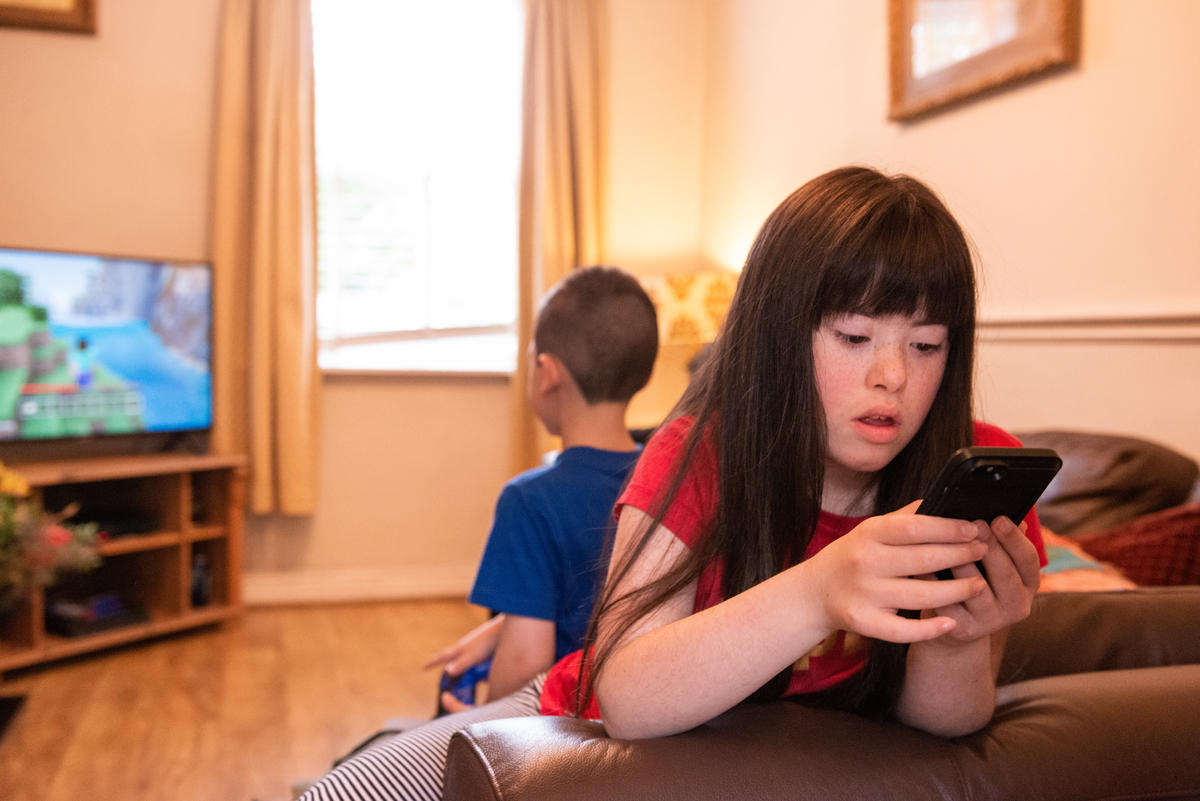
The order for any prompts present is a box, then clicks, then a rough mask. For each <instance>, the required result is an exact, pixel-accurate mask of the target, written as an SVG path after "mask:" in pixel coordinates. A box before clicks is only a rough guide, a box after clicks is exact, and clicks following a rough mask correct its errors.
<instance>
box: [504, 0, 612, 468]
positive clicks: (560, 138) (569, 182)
mask: <svg viewBox="0 0 1200 801" xmlns="http://www.w3.org/2000/svg"><path fill="white" fill-rule="evenodd" d="M606 19H607V14H606V8H605V4H604V2H603V0H526V3H525V69H524V84H523V99H522V129H523V130H522V140H521V179H520V232H519V242H520V259H519V297H518V317H517V333H518V345H519V350H518V353H517V371H516V374H515V375H514V379H513V384H512V388H513V398H512V406H513V409H514V420H513V443H514V454H513V455H514V472H515V471H520V470H524V469H527V468H529V467H532V466H534V465H536V464H537V463H538V461H539V459H540V457H541V454H542V453H544V452H545V451H546V450H548V449H549V448H550V447H552V442H551V440H550V438H549V437H548V436H547V435H546V434H545V432H544V430H543V429H542V428H541V426H540V425H539V424H538V422H537V420H536V418H534V416H533V413H532V411H531V410H530V408H529V404H528V401H527V400H526V397H525V384H526V381H527V380H528V360H527V359H526V356H525V354H526V348H527V347H528V345H529V342H530V340H531V339H532V335H533V323H534V320H535V318H536V312H537V302H538V299H539V298H540V297H541V296H542V294H543V293H544V292H545V290H546V289H548V288H549V287H551V286H553V285H554V284H555V283H557V282H558V281H559V279H561V278H562V277H563V276H565V275H566V274H567V273H568V272H570V271H571V270H573V269H575V268H576V267H579V266H583V265H588V264H596V263H599V262H601V261H602V253H601V251H602V247H603V244H602V243H603V233H604V225H603V223H604V221H603V213H602V202H603V180H604V163H603V158H604V148H603V144H604V142H603V134H604V130H605V122H606V120H605V112H606V109H605V103H604V97H603V88H604V87H603V76H604V75H605V69H604V67H605V65H604V57H605V53H606V50H607V37H606V31H605V22H606Z"/></svg>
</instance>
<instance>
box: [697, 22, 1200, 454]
mask: <svg viewBox="0 0 1200 801" xmlns="http://www.w3.org/2000/svg"><path fill="white" fill-rule="evenodd" d="M1082 6H1083V9H1082V10H1083V31H1084V34H1083V42H1082V50H1083V55H1082V60H1081V62H1080V64H1079V65H1078V66H1077V67H1075V68H1073V69H1071V70H1069V71H1067V72H1065V73H1059V74H1056V75H1053V76H1048V77H1045V78H1042V79H1038V80H1035V81H1034V82H1032V83H1029V84H1026V85H1024V86H1021V87H1018V88H1014V89H1012V90H1010V91H1006V92H1003V93H1000V94H996V95H993V96H991V97H988V98H986V99H983V100H981V101H978V102H973V103H970V104H967V105H965V106H961V107H959V108H957V109H954V110H949V111H946V112H944V113H941V114H938V115H935V116H932V117H929V118H927V119H925V120H922V121H920V122H915V123H912V124H907V125H905V124H897V123H890V122H888V121H887V120H886V113H887V62H886V52H887V48H886V44H887V40H886V34H887V31H886V19H887V13H886V12H887V9H886V2H885V0H875V2H853V3H827V2H822V1H821V0H807V1H805V2H796V1H795V0H714V4H713V5H712V6H711V10H710V12H709V16H710V19H709V23H708V31H709V39H708V45H707V71H706V73H705V75H706V77H705V82H706V86H707V93H706V98H707V100H706V103H707V105H706V112H705V114H706V116H705V123H706V124H705V128H706V131H707V139H706V144H705V147H706V149H705V154H704V156H705V157H704V164H705V171H704V184H703V197H704V199H705V202H704V210H703V225H702V232H703V233H702V237H703V249H704V251H705V253H706V254H707V255H708V256H710V257H711V258H713V259H715V260H717V261H719V262H723V263H726V264H729V265H736V264H739V263H740V261H741V259H742V258H743V256H744V254H745V251H746V248H747V245H748V244H749V241H750V239H751V238H752V237H753V234H754V231H755V230H756V228H757V226H758V224H759V222H760V221H761V220H762V219H763V218H764V217H765V216H766V214H767V213H768V212H769V211H770V210H771V209H772V208H773V207H774V206H775V204H776V203H778V202H779V201H780V200H782V199H783V197H784V196H786V195H787V194H788V193H789V192H790V191H791V190H792V189H794V188H795V187H796V186H798V185H800V184H801V183H803V182H804V181H805V180H807V179H809V178H811V177H813V176H815V175H817V174H819V173H820V172H823V171H825V170H826V169H829V168H832V167H835V166H839V165H841V164H844V163H866V164H871V165H875V166H879V167H882V168H884V169H887V170H894V171H905V172H911V173H913V174H915V175H917V176H920V177H922V178H924V179H925V180H927V181H928V182H929V183H930V184H931V185H932V186H933V187H934V188H935V189H936V190H937V191H939V192H940V193H941V194H942V195H943V197H944V198H945V199H946V200H947V202H948V204H949V205H950V207H951V209H952V210H953V211H954V212H955V213H956V215H957V216H958V217H959V219H960V221H961V222H962V223H963V226H964V227H965V229H966V230H967V232H968V235H969V236H970V237H971V238H972V239H973V241H974V243H975V245H976V247H977V250H978V254H979V260H980V263H981V268H982V292H981V302H982V315H983V319H984V321H985V322H997V321H1012V320H1018V321H1025V322H1026V324H1025V325H1021V326H1017V327H1016V328H1012V327H1009V326H1003V327H1001V326H994V325H993V326H988V325H985V326H984V327H983V329H982V331H981V339H982V346H981V350H980V381H979V386H980V400H979V406H980V410H981V413H982V414H984V415H986V416H987V417H989V418H991V419H993V420H995V421H997V422H1000V423H1001V424H1004V425H1008V426H1010V427H1012V428H1024V429H1028V428H1041V427H1068V428H1080V427H1083V428H1092V429H1098V430H1122V431H1128V432H1132V433H1141V434H1143V435H1145V436H1148V437H1150V438H1152V439H1158V440H1160V441H1164V442H1167V443H1171V444H1174V445H1175V446H1176V447H1180V448H1182V449H1184V450H1186V451H1187V452H1189V453H1191V454H1192V455H1200V426H1197V425H1196V423H1195V414H1194V408H1195V403H1194V400H1193V399H1194V398H1196V397H1197V396H1198V394H1200V370H1198V369H1197V367H1200V269H1198V268H1197V253H1198V252H1200V224H1197V220H1198V219H1200V201H1198V200H1197V195H1196V193H1197V189H1198V188H1200V149H1198V148H1197V147H1196V142H1197V141H1200V104H1198V103H1196V102H1195V101H1194V97H1195V89H1194V84H1195V82H1196V81H1197V79H1198V78H1200V49H1198V48H1196V47H1195V44H1194V42H1193V41H1192V39H1193V36H1192V34H1193V32H1194V31H1195V30H1197V29H1198V28H1200V3H1194V2H1191V0H1144V1H1143V2H1138V3H1129V2H1125V1H1124V0H1085V2H1083V4H1082ZM1130 317H1136V318H1149V319H1148V321H1146V322H1144V323H1142V324H1139V325H1136V326H1130V325H1127V324H1126V322H1127V318H1130ZM1062 318H1067V319H1068V320H1078V319H1080V318H1089V319H1091V318H1094V320H1093V322H1092V323H1091V324H1088V325H1083V326H1078V325H1076V326H1062V325H1052V326H1049V327H1047V326H1046V325H1043V324H1044V323H1048V322H1054V321H1059V320H1061V319H1062ZM1178 318H1183V319H1178Z"/></svg>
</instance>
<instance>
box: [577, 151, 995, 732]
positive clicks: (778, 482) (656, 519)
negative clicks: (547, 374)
mask: <svg viewBox="0 0 1200 801" xmlns="http://www.w3.org/2000/svg"><path fill="white" fill-rule="evenodd" d="M846 312H849V313H861V314H866V315H872V316H874V315H884V314H904V315H913V314H920V315H921V316H922V318H923V319H925V320H927V321H929V322H933V323H940V324H944V325H946V326H947V327H948V328H949V338H948V353H947V363H946V370H945V374H944V376H943V378H942V383H941V387H940V388H939V390H938V393H937V396H936V398H935V399H934V402H933V405H932V407H931V408H930V411H929V414H928V415H927V417H926V418H925V421H924V423H923V425H922V426H921V428H920V430H919V431H918V432H917V434H916V435H915V436H914V437H913V439H912V441H911V442H910V443H909V444H908V445H907V446H906V447H905V448H904V450H903V451H901V453H900V454H899V455H897V456H896V458H895V459H894V460H892V462H891V463H890V464H889V465H888V466H887V467H885V468H884V469H883V470H882V471H880V473H879V476H878V484H877V489H876V498H875V509H874V511H875V513H876V514H882V513H885V512H889V511H892V510H895V509H897V508H899V507H900V506H903V505H904V504H906V503H909V502H910V501H912V500H915V499H917V498H919V497H920V496H921V493H922V492H923V491H924V489H925V487H926V486H927V485H928V483H929V482H930V481H931V480H932V479H933V477H934V474H935V473H936V472H937V470H938V469H939V468H940V467H941V465H942V462H943V461H944V460H945V459H946V457H947V456H948V455H949V454H950V453H952V452H953V451H954V450H955V449H956V448H959V447H962V446H965V445H968V444H970V440H971V396H972V375H973V372H974V366H973V354H974V345H975V343H974V338H975V279H974V271H973V268H972V263H971V254H970V248H969V247H968V245H967V242H966V239H965V237H964V236H963V233H962V230H961V229H960V228H959V226H958V223H957V222H955V220H954V218H953V217H952V216H951V214H950V212H949V211H948V210H947V209H946V207H945V206H944V205H943V204H942V202H941V201H940V200H939V199H938V198H937V196H936V195H934V194H933V192H931V191H930V190H929V189H928V188H927V187H926V186H925V185H924V184H922V183H920V182H919V181H917V180H915V179H913V178H910V177H908V176H903V175H899V176H891V177H889V176H885V175H883V174H881V173H879V172H876V171H875V170H871V169H867V168H861V167H846V168H842V169H839V170H834V171H832V172H829V173H826V174H824V175H822V176H819V177H818V178H815V179H814V180H812V181H810V182H808V183H807V184H805V185H804V186H802V187H800V188H799V189H798V190H796V191H795V192H794V193H792V195H791V196H789V197H788V198H787V199H786V200H784V201H783V203H781V204H780V205H779V206H778V207H777V208H776V209H775V210H774V211H773V212H772V213H771V215H770V216H769V217H768V218H767V220H766V222H765V223H764V224H763V226H762V228H761V229H760V230H759V232H758V236H757V237H756V238H755V241H754V244H753V245H752V247H751V249H750V253H749V255H748V257H747V259H746V264H745V268H744V270H743V272H742V275H741V278H740V279H739V282H738V287H737V292H736V294H735V295H734V298H733V302H732V304H731V307H730V309H729V313H728V316H727V317H726V321H725V325H724V328H723V330H722V332H721V334H720V335H719V336H718V337H717V339H716V341H715V342H714V343H713V345H712V346H711V348H710V353H709V354H708V355H707V357H706V358H705V360H704V363H703V365H702V366H701V367H700V369H699V370H698V372H697V374H696V376H695V377H694V379H693V381H692V383H691V385H690V386H689V388H688V390H687V391H686V392H685V393H684V395H683V397H682V399H681V400H680V401H679V403H678V404H677V405H676V407H675V409H674V410H673V411H672V413H671V415H670V418H669V419H674V418H677V417H680V416H684V415H687V416H691V417H692V418H693V420H694V423H693V425H692V427H691V429H690V433H689V434H688V438H687V440H686V442H685V444H684V447H683V448H682V449H681V452H680V456H679V458H678V459H677V461H676V463H675V466H674V468H673V471H672V478H671V480H670V481H667V482H665V483H664V486H663V487H662V488H661V489H660V490H659V492H658V493H657V495H656V497H655V500H654V502H653V504H652V506H651V508H650V509H649V510H647V511H648V513H649V515H650V519H651V522H650V524H649V525H648V527H647V529H646V530H645V531H644V532H642V534H641V536H640V537H639V538H638V540H637V541H636V544H635V546H634V547H633V548H631V549H630V550H629V552H628V553H626V554H623V555H621V556H620V557H619V559H618V561H616V562H614V564H613V565H612V566H611V569H610V571H609V579H608V582H607V583H606V585H605V588H604V591H603V592H602V593H601V596H600V598H599V599H598V601H597V605H596V610H595V614H594V615H593V618H592V622H591V624H590V626H589V628H588V634H587V639H586V642H585V653H587V652H588V651H587V650H586V649H587V648H589V647H590V648H592V649H593V650H592V655H591V657H590V659H589V660H587V661H589V662H590V665H589V667H590V670H588V671H586V673H587V675H586V676H584V677H583V678H584V686H583V688H582V692H581V695H580V698H579V699H578V702H579V708H580V709H581V710H582V709H583V708H584V707H585V706H586V704H587V702H588V699H590V697H591V695H592V691H593V687H594V682H595V678H596V676H597V674H599V673H600V672H601V671H603V670H604V666H605V664H606V663H607V661H608V658H609V657H610V656H611V652H612V646H613V644H614V643H615V642H616V640H617V639H618V636H606V640H605V642H597V631H598V627H599V621H600V620H601V619H604V620H605V628H606V630H608V631H613V632H618V633H619V632H620V631H623V630H625V629H626V627H627V626H629V625H630V624H632V623H633V622H635V621H637V620H638V619H640V618H641V617H643V616H644V615H645V614H647V613H648V612H649V611H650V610H652V609H654V608H656V607H657V606H659V605H660V604H662V603H663V602H664V601H665V600H666V599H667V598H669V597H670V596H672V595H673V594H675V593H677V592H678V591H680V590H681V589H683V588H684V587H686V586H687V585H688V584H689V583H690V582H692V581H694V580H696V579H697V578H698V577H699V576H700V574H701V572H702V571H703V570H704V569H705V567H707V566H708V565H710V564H713V563H714V562H717V561H720V562H722V563H723V564H724V586H723V591H724V597H726V598H730V597H732V596H734V595H736V594H737V593H739V592H742V591H743V590H746V589H748V588H749V587H752V586H754V585H755V584H758V583H759V582H761V581H764V580H765V579H767V578H770V577H771V576H773V575H775V574H777V573H779V572H780V571H781V570H783V569H785V568H786V567H788V563H789V560H790V559H795V558H798V556H797V555H800V554H803V553H805V549H806V548H807V547H808V544H809V541H810V540H811V539H812V536H813V533H814V531H815V530H816V526H817V519H818V516H819V514H820V511H821V489H822V485H823V480H824V461H825V451H826V442H825V419H824V412H823V409H822V406H821V399H820V397H819V395H818V392H817V386H816V381H815V377H814V368H813V349H812V340H813V333H814V331H815V330H816V329H817V328H818V327H819V326H820V325H821V323H822V321H823V320H825V319H826V318H827V317H829V316H831V315H835V314H840V313H846ZM706 431H711V433H710V434H709V436H711V437H712V440H711V442H712V445H713V446H714V447H715V450H716V457H717V473H718V475H717V481H718V489H719V503H718V507H717V509H716V514H715V517H714V519H713V520H712V521H711V523H710V524H709V525H708V527H707V528H706V529H705V531H704V532H702V534H701V536H700V538H699V539H698V541H697V542H696V543H695V545H694V546H693V547H692V548H691V549H689V551H688V555H687V556H686V557H685V558H683V559H682V560H681V562H680V563H679V564H677V565H676V566H675V567H674V568H672V569H671V570H669V571H667V572H666V573H665V574H664V575H662V576H660V577H659V578H658V579H656V580H655V581H653V582H651V583H650V584H648V585H646V586H644V587H642V588H640V589H637V590H635V591H632V592H627V593H624V594H622V595H619V596H618V595H617V594H616V592H615V587H616V585H617V584H618V583H619V582H620V580H621V579H622V577H623V576H625V575H626V574H627V573H628V571H629V569H630V566H631V565H632V563H633V562H634V560H635V559H636V558H637V556H638V554H639V553H641V551H642V550H643V548H644V546H645V544H646V542H647V541H648V539H649V537H650V534H651V532H653V530H654V528H655V527H657V526H658V525H659V524H660V523H661V522H662V519H663V513H664V510H665V509H667V508H668V507H669V506H670V505H671V502H672V500H673V499H674V497H675V494H676V493H677V492H678V490H679V487H680V485H681V483H682V478H683V475H684V474H685V473H686V471H687V467H688V464H689V463H690V462H691V459H692V457H693V455H694V454H695V452H696V449H697V447H699V446H700V442H701V437H702V436H704V435H705V432H706ZM614 558H617V557H614ZM905 651H906V649H905V647H904V646H901V645H896V644H893V643H884V642H879V641H873V642H872V643H871V650H870V653H869V657H868V660H867V666H866V667H865V668H864V669H863V670H860V671H859V672H858V673H857V674H856V675H855V677H853V678H852V679H850V680H847V681H845V682H843V683H842V684H840V685H839V686H837V687H835V688H832V689H831V690H829V691H826V692H824V693H820V694H816V695H813V696H806V697H805V702H807V703H819V704H824V705H832V706H838V707H844V708H851V709H855V710H857V711H859V712H861V713H863V714H868V715H873V716H885V715H888V714H890V713H891V711H892V709H893V708H894V705H895V701H896V698H897V696H898V693H899V689H900V685H901V683H902V681H903V665H904V655H905ZM581 672H582V671H581ZM790 675H791V668H790V667H789V668H788V669H787V670H785V671H783V672H781V673H780V674H779V675H778V676H776V677H775V679H773V680H772V681H770V682H768V683H767V684H766V685H764V687H762V688H761V689H759V690H758V691H757V692H756V693H755V694H754V696H752V697H753V698H757V699H770V698H778V697H780V696H781V695H782V694H783V692H784V690H785V689H786V687H787V682H788V679H789V677H790Z"/></svg>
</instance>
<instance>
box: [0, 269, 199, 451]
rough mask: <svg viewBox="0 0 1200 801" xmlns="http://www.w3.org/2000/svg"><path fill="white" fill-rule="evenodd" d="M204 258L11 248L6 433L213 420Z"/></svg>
mask: <svg viewBox="0 0 1200 801" xmlns="http://www.w3.org/2000/svg"><path fill="white" fill-rule="evenodd" d="M211 330H212V270H211V269H210V267H209V265H208V264H206V263H203V262H185V261H165V260H151V259H143V258H129V257H121V256H107V255H98V254H88V253H66V252H58V251H46V250H17V249H10V248H0V443H18V442H20V443H26V442H35V441H37V442H48V441H64V440H74V441H80V440H81V439H83V440H96V439H104V438H109V437H116V436H131V435H146V434H159V435H164V434H183V433H186V432H201V431H206V430H208V429H209V428H210V426H211V424H212V349H211Z"/></svg>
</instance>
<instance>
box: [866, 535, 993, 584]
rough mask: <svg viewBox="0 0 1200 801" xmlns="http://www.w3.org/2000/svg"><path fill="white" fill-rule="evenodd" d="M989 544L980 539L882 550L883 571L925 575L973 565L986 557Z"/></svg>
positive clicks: (883, 572)
mask: <svg viewBox="0 0 1200 801" xmlns="http://www.w3.org/2000/svg"><path fill="white" fill-rule="evenodd" d="M987 552H988V547H987V544H986V543H982V542H979V541H973V542H964V543H955V544H946V545H936V544H923V545H907V546H898V547H892V548H889V549H887V551H885V552H882V553H880V559H881V560H882V561H881V563H880V565H879V568H880V569H879V573H880V574H881V575H887V576H921V575H924V574H926V573H936V572H938V571H939V570H949V569H951V568H955V567H958V566H959V565H968V564H972V563H974V562H975V561H977V560H979V559H982V558H984V556H985V555H986V554H987Z"/></svg>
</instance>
